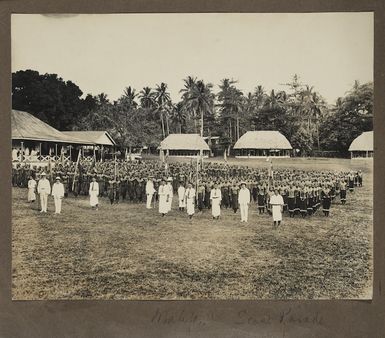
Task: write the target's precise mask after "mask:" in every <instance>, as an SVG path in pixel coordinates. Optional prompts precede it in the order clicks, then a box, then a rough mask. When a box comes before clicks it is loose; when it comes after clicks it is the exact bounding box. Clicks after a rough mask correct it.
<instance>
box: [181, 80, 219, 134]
mask: <svg viewBox="0 0 385 338" xmlns="http://www.w3.org/2000/svg"><path fill="white" fill-rule="evenodd" d="M212 88H213V85H212V84H211V83H207V84H205V83H204V82H203V80H199V81H197V82H196V83H195V85H194V86H193V87H192V88H191V91H190V94H189V96H188V99H187V100H188V101H189V103H190V104H191V107H193V109H194V111H195V112H196V113H197V114H199V115H200V134H201V136H202V137H203V119H204V115H209V114H211V115H213V107H214V97H215V96H214V94H213V93H212V92H211V90H212Z"/></svg>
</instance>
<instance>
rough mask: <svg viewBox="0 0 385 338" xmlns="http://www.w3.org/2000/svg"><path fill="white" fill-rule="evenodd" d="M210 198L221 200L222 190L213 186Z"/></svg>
mask: <svg viewBox="0 0 385 338" xmlns="http://www.w3.org/2000/svg"><path fill="white" fill-rule="evenodd" d="M210 199H219V200H222V191H221V189H219V188H214V189H212V190H211V192H210Z"/></svg>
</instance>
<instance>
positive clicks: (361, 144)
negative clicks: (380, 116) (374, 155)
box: [349, 131, 373, 151]
mask: <svg viewBox="0 0 385 338" xmlns="http://www.w3.org/2000/svg"><path fill="white" fill-rule="evenodd" d="M349 151H373V131H365V132H363V133H362V134H361V135H360V136H358V137H356V138H355V139H354V140H353V142H352V143H351V145H350V147H349Z"/></svg>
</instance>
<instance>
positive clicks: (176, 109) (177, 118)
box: [170, 101, 186, 134]
mask: <svg viewBox="0 0 385 338" xmlns="http://www.w3.org/2000/svg"><path fill="white" fill-rule="evenodd" d="M170 116H171V123H172V124H173V125H175V126H176V128H175V132H176V133H179V134H181V133H182V125H183V124H184V123H185V122H186V114H185V111H184V109H183V102H182V101H181V102H178V103H177V104H174V105H173V106H172V110H171V114H170Z"/></svg>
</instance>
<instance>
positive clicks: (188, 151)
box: [159, 134, 210, 157]
mask: <svg viewBox="0 0 385 338" xmlns="http://www.w3.org/2000/svg"><path fill="white" fill-rule="evenodd" d="M159 149H160V150H161V151H163V152H167V153H168V155H170V156H183V157H191V156H197V155H199V153H200V151H201V150H202V151H203V153H204V154H205V155H207V154H208V152H210V147H209V146H208V144H207V143H206V142H205V141H204V139H203V138H202V137H201V136H200V135H198V134H170V135H168V136H167V137H166V138H165V139H164V140H163V141H162V142H161V143H160V146H159Z"/></svg>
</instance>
